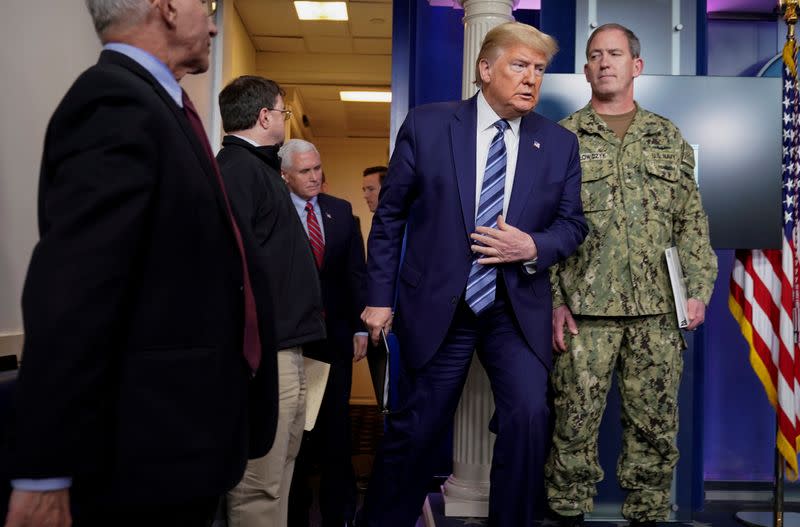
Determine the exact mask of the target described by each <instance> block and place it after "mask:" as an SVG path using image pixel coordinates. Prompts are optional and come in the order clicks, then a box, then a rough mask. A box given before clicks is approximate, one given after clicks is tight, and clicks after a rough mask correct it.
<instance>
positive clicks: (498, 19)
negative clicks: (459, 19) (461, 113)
mask: <svg viewBox="0 0 800 527" xmlns="http://www.w3.org/2000/svg"><path fill="white" fill-rule="evenodd" d="M458 3H459V4H461V6H462V7H463V8H464V63H463V66H464V67H463V73H462V76H461V97H462V98H464V99H467V98H469V97H472V96H473V95H475V92H476V91H477V89H478V88H477V87H476V86H475V83H474V82H475V60H477V58H478V52H479V51H480V50H481V44H482V43H483V37H485V36H486V33H488V32H489V30H490V29H492V28H493V27H495V26H498V25H500V24H502V23H504V22H512V21H513V20H514V17H513V16H512V15H511V11H512V10H513V9H514V7H516V5H517V4H518V3H519V0H458Z"/></svg>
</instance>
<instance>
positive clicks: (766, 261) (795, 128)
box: [728, 38, 800, 481]
mask: <svg viewBox="0 0 800 527" xmlns="http://www.w3.org/2000/svg"><path fill="white" fill-rule="evenodd" d="M796 58H797V49H796V46H795V41H794V39H793V38H792V39H790V40H787V42H786V46H785V47H784V49H783V63H784V64H783V128H782V129H783V164H782V169H781V171H782V178H783V190H782V193H781V195H782V198H783V199H782V208H783V237H782V238H783V240H782V246H781V249H765V250H737V251H736V260H735V262H734V267H733V273H732V274H731V286H730V291H731V292H730V298H729V299H728V305H729V307H730V310H731V312H732V313H733V316H734V318H735V319H736V320H737V322H738V323H739V326H740V328H741V330H742V334H743V335H744V337H745V339H747V342H748V343H749V344H750V364H751V365H752V366H753V369H754V370H755V372H756V375H758V378H759V379H761V383H762V384H763V385H764V389H765V390H766V392H767V396H768V397H769V400H770V402H771V403H772V405H773V406H774V407H775V411H776V412H777V421H778V427H777V449H778V451H779V452H780V453H781V455H782V456H783V458H784V459H785V460H786V475H787V477H788V478H789V479H790V480H793V481H794V480H796V479H797V474H798V470H797V452H798V440H799V439H800V347H798V342H797V341H798V331H797V328H798V315H799V314H800V309H799V308H798V307H799V306H800V290H799V289H798V278H800V268H798V262H800V258H798V254H797V252H796V248H797V247H798V246H800V244H798V243H797V241H798V228H797V227H798V212H797V209H798V208H797V203H798V193H800V180H799V179H798V176H800V126H799V125H800V122H799V120H800V113H798V85H797V67H796Z"/></svg>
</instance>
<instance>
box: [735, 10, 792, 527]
mask: <svg viewBox="0 0 800 527" xmlns="http://www.w3.org/2000/svg"><path fill="white" fill-rule="evenodd" d="M778 9H779V12H780V14H781V15H783V20H784V22H786V25H787V29H788V32H787V34H786V45H785V46H784V49H783V59H784V60H783V62H784V64H787V63H791V64H792V66H791V67H792V68H796V65H795V58H796V52H795V49H796V48H795V25H796V24H797V18H798V12H800V0H778ZM787 54H788V55H789V56H788V57H787ZM792 311H793V313H792V315H793V317H792V318H793V321H792V322H793V324H794V336H795V339H798V326H799V325H800V324H799V323H800V320H799V318H800V317H798V313H797V312H796V311H797V310H796V309H793V310H792ZM775 421H776V427H775V432H776V434H777V433H779V429H778V423H777V421H778V412H777V409H776V412H775ZM785 472H786V462H785V461H784V459H783V455H782V454H781V452H780V450H779V449H778V446H777V445H775V481H774V489H773V504H772V518H771V520H772V523H771V524H770V523H769V520H770V518H769V517H767V515H766V513H760V512H753V511H750V512H738V513H737V514H736V518H737V519H738V520H739V521H741V522H742V523H744V524H746V525H750V526H754V527H756V526H757V527H765V526H766V527H769V526H770V525H771V527H795V526H798V525H800V515H798V514H797V513H789V514H788V515H784V511H783V488H784V479H785ZM785 522H786V523H785Z"/></svg>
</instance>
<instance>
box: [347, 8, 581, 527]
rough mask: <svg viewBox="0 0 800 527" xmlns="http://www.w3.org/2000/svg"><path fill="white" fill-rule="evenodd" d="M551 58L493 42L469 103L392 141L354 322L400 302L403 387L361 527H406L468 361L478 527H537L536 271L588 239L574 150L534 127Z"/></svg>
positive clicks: (528, 37)
mask: <svg viewBox="0 0 800 527" xmlns="http://www.w3.org/2000/svg"><path fill="white" fill-rule="evenodd" d="M556 48H557V46H556V43H555V41H554V40H553V39H552V38H551V37H550V36H548V35H546V34H544V33H541V32H539V31H538V30H536V29H534V28H532V27H530V26H527V25H525V24H519V23H515V22H512V23H506V24H502V25H500V26H498V27H496V28H494V29H493V30H491V31H490V32H489V33H488V34H487V35H486V38H485V40H484V42H483V45H482V47H481V51H480V54H479V56H478V60H477V63H476V77H477V78H476V83H477V84H478V85H479V86H480V91H479V93H478V94H476V95H475V96H474V97H472V98H470V99H469V100H466V101H459V102H451V103H442V104H431V105H426V106H422V107H419V108H415V109H412V110H410V111H409V113H408V116H407V117H406V120H405V122H404V123H403V126H402V127H401V129H400V131H399V133H398V136H397V142H396V147H395V151H394V155H393V156H392V159H391V162H390V164H389V173H388V175H387V177H386V180H385V182H384V184H383V187H382V189H381V195H380V203H379V205H378V209H377V211H376V213H375V216H374V219H373V224H372V231H371V232H370V237H369V248H368V254H369V260H368V264H367V276H368V298H367V304H368V307H367V308H366V309H365V310H364V312H363V314H362V319H363V320H364V322H365V323H366V324H367V327H368V328H369V330H370V333H371V337H372V339H373V340H375V339H376V338H377V337H378V333H379V331H380V330H381V329H387V328H388V327H389V326H390V324H391V323H392V308H391V306H392V305H394V304H395V297H396V298H397V301H396V302H397V303H396V307H397V309H396V312H395V314H394V331H395V333H396V334H397V338H398V340H399V342H400V359H401V363H402V368H403V370H404V371H403V375H402V376H401V378H402V379H403V381H404V387H403V390H402V394H401V400H400V402H399V405H398V407H397V408H396V409H395V411H393V412H392V413H391V414H390V415H389V416H388V418H387V422H386V434H385V436H384V441H383V444H382V445H381V448H380V449H379V452H378V455H377V457H376V460H375V467H374V470H373V475H372V481H371V482H370V486H369V492H368V494H367V497H366V501H365V505H364V509H363V512H362V516H361V518H360V520H359V523H358V526H359V527H362V526H370V527H373V526H380V527H393V526H397V527H411V526H412V525H414V522H415V520H416V518H417V516H418V514H419V511H420V508H421V506H422V503H423V501H424V498H425V493H426V491H427V485H428V483H429V481H430V478H431V476H432V474H431V472H430V470H431V469H430V467H431V466H432V464H433V463H432V461H433V460H432V459H430V456H431V452H432V449H431V446H432V445H433V444H434V443H435V442H436V441H437V440H438V439H440V437H441V436H442V434H444V433H446V431H447V429H448V428H449V426H450V424H451V422H452V418H453V415H454V413H455V409H456V405H457V404H458V400H459V397H460V395H461V390H462V388H463V386H464V381H465V378H466V376H467V371H468V369H469V365H470V361H471V359H472V354H473V352H474V351H476V350H477V353H478V357H479V359H480V360H481V363H482V364H483V366H484V368H485V369H486V372H487V373H488V375H489V379H490V382H491V386H492V391H493V393H494V399H495V405H496V411H495V415H494V417H493V418H492V421H491V423H490V425H489V426H490V428H491V430H492V431H493V432H495V433H496V434H497V441H496V443H495V449H494V458H493V466H492V472H491V489H492V490H491V497H490V501H489V524H490V525H496V526H503V527H505V526H515V527H517V526H520V527H521V526H530V525H532V522H533V521H534V518H535V517H539V516H541V515H542V512H543V511H542V503H543V466H544V462H545V458H546V456H547V452H548V447H549V444H550V410H549V405H548V371H549V369H550V366H551V336H550V335H551V309H552V308H551V304H552V300H551V296H550V285H549V280H548V272H547V269H548V267H550V266H551V265H553V264H554V263H556V262H557V261H559V260H563V259H564V258H566V257H567V256H568V255H570V254H571V253H572V252H573V251H575V249H576V248H577V247H578V245H579V244H580V243H581V241H582V240H583V238H584V236H585V235H586V232H587V227H586V222H585V220H584V218H583V213H582V209H581V201H580V180H581V170H580V161H579V158H578V143H577V140H576V139H575V136H574V135H572V134H571V133H569V132H568V131H566V130H565V129H563V128H562V127H560V126H559V125H557V124H555V123H552V122H550V121H548V120H547V119H545V118H543V117H541V116H539V115H537V114H535V113H532V110H533V109H534V107H535V106H536V103H537V100H538V96H539V89H540V87H541V83H542V77H543V75H544V70H545V67H546V66H547V63H548V62H549V60H550V59H551V58H552V56H553V55H554V54H555V52H556ZM404 232H405V233H406V234H405V236H406V248H405V254H404V256H403V258H402V260H401V247H402V244H403V233H404Z"/></svg>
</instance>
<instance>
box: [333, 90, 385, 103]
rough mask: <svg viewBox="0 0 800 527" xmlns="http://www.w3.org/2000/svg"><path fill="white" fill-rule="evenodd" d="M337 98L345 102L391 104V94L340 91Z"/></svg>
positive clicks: (383, 92)
mask: <svg viewBox="0 0 800 527" xmlns="http://www.w3.org/2000/svg"><path fill="white" fill-rule="evenodd" d="M339 98H340V99H341V100H343V101H345V102H392V92H390V91H340V92H339Z"/></svg>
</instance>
